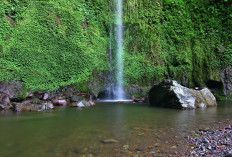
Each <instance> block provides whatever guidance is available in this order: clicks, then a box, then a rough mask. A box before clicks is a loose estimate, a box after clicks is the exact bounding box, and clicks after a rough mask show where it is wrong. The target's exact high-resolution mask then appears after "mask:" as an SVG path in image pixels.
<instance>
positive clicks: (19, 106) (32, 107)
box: [13, 102, 42, 112]
mask: <svg viewBox="0 0 232 157" xmlns="http://www.w3.org/2000/svg"><path fill="white" fill-rule="evenodd" d="M13 107H14V111H16V112H25V111H38V110H40V108H41V107H42V105H36V104H24V103H16V102H14V103H13Z"/></svg>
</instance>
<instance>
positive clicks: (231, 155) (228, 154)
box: [225, 149, 232, 157]
mask: <svg viewBox="0 0 232 157" xmlns="http://www.w3.org/2000/svg"><path fill="white" fill-rule="evenodd" d="M225 157H232V149H231V150H229V151H227V152H225Z"/></svg>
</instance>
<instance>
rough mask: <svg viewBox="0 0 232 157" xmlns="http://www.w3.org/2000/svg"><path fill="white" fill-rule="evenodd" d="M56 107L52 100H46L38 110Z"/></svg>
mask: <svg viewBox="0 0 232 157" xmlns="http://www.w3.org/2000/svg"><path fill="white" fill-rule="evenodd" d="M52 109H54V106H53V104H52V103H51V102H45V103H44V104H42V105H41V108H39V110H38V111H44V110H52Z"/></svg>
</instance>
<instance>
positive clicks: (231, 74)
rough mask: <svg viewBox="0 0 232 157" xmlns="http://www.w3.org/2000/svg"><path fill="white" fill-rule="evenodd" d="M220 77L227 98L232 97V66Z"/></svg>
mask: <svg viewBox="0 0 232 157" xmlns="http://www.w3.org/2000/svg"><path fill="white" fill-rule="evenodd" d="M220 75H221V80H222V83H223V86H224V94H225V95H226V96H227V97H229V96H232V94H231V92H232V66H229V67H227V68H225V69H223V70H222V71H221V73H220Z"/></svg>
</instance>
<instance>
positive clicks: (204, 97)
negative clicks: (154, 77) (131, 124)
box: [149, 80, 217, 109]
mask: <svg viewBox="0 0 232 157" xmlns="http://www.w3.org/2000/svg"><path fill="white" fill-rule="evenodd" d="M149 103H150V104H151V105H153V106H163V107H170V108H183V109H195V108H203V107H207V106H211V107H212V106H217V102H216V98H215V97H214V95H213V94H212V93H211V92H210V90H209V89H208V88H204V89H201V90H194V89H190V88H187V87H184V86H181V85H180V84H178V83H177V81H173V80H165V81H163V82H162V83H160V84H158V85H154V86H153V87H152V88H151V90H150V91H149Z"/></svg>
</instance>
